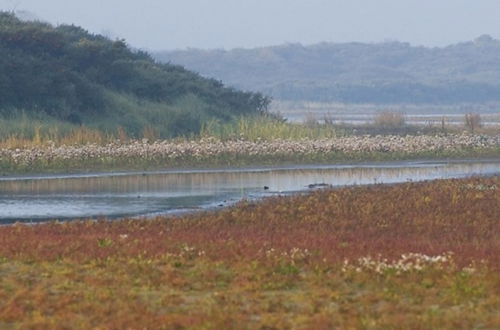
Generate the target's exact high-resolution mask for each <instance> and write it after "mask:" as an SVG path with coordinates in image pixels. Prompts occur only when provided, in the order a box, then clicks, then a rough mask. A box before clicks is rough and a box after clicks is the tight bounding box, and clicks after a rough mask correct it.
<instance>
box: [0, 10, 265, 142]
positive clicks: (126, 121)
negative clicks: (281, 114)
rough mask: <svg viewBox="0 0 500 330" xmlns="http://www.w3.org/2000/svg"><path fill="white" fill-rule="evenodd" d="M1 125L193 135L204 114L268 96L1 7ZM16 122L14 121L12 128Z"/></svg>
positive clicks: (213, 115)
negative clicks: (79, 127)
mask: <svg viewBox="0 0 500 330" xmlns="http://www.w3.org/2000/svg"><path fill="white" fill-rule="evenodd" d="M0 54H1V56H0V125H1V126H2V130H3V131H4V132H3V133H5V131H6V130H11V131H12V132H13V133H15V131H16V127H17V126H19V122H23V123H26V122H29V123H34V122H38V123H40V125H45V124H47V123H50V124H51V125H52V126H54V127H59V128H63V127H73V126H79V125H85V126H89V127H93V128H98V129H102V130H105V131H113V130H116V129H117V128H118V127H122V128H123V129H125V130H126V131H127V132H128V133H129V134H131V135H137V136H139V135H140V134H141V132H142V131H143V130H144V129H148V130H154V131H156V132H157V133H158V134H159V135H161V136H163V137H169V136H177V135H184V134H189V133H196V132H198V131H199V129H200V127H201V125H202V123H203V122H204V121H206V120H209V119H216V120H220V121H227V120H231V119H232V118H235V117H238V116H240V115H248V114H258V113H262V112H265V111H266V107H267V105H268V102H269V100H268V99H267V98H266V97H264V96H262V95H261V94H258V93H247V92H241V91H237V90H235V89H234V88H228V87H225V86H224V85H223V84H222V83H221V82H220V81H217V80H214V79H207V78H203V77H201V76H200V75H198V74H196V73H193V72H190V71H188V70H186V69H184V68H183V67H181V66H178V65H170V64H160V63H157V62H155V61H154V60H153V59H152V57H151V56H150V55H149V54H147V53H145V52H142V51H134V50H131V49H130V48H129V47H128V46H127V44H126V43H125V42H124V41H123V40H116V41H112V40H109V39H107V38H105V37H103V36H99V35H93V34H90V33H89V32H87V31H85V30H84V29H82V28H80V27H77V26H73V25H60V26H57V27H54V26H52V25H50V24H46V23H42V22H27V21H22V20H20V19H18V18H17V17H16V16H14V15H12V14H10V13H5V12H0ZM16 125H17V126H16Z"/></svg>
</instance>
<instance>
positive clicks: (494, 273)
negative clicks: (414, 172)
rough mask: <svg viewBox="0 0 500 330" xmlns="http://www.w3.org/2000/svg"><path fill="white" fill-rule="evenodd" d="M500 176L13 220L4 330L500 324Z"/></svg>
mask: <svg viewBox="0 0 500 330" xmlns="http://www.w3.org/2000/svg"><path fill="white" fill-rule="evenodd" d="M492 187H500V178H498V177H492V178H481V179H479V178H472V179H460V180H457V179H455V180H440V181H434V182H421V183H404V184H397V185H391V186H383V185H374V186H368V187H351V188H341V189H334V190H326V191H316V192H313V193H311V194H309V195H303V196H292V197H273V198H271V199H267V200H264V201H263V202H262V203H253V202H248V201H246V202H242V203H240V204H239V205H237V206H235V207H231V208H229V209H225V210H222V211H219V212H209V213H203V214H193V215H188V216H182V217H176V218H164V217H158V218H156V219H151V220H137V219H136V220H133V219H125V220H121V221H105V220H101V221H83V222H82V221H77V222H64V223H59V222H52V223H48V224H42V225H37V226H30V225H21V224H17V225H12V226H2V227H0V273H1V274H2V277H1V280H0V327H2V328H57V327H61V328H64V327H65V328H72V329H75V328H77V329H78V328H80V329H88V328H109V329H117V328H147V329H149V328H151V329H156V328H162V327H163V328H209V329H212V328H213V329H215V328H241V327H246V328H255V329H258V328H277V329H281V328H294V327H296V328H313V329H331V328H370V327H371V328H406V329H430V328H438V329H456V328H485V329H497V328H498V327H499V326H500V319H499V318H498V313H497V311H498V308H497V306H498V305H499V303H500V291H499V288H500V279H499V277H498V271H499V270H500V259H499V258H498V255H499V254H500V240H499V237H500V223H499V221H498V219H499V217H500V207H499V206H500V194H498V191H497V189H496V188H492Z"/></svg>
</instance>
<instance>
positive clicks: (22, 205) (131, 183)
mask: <svg viewBox="0 0 500 330" xmlns="http://www.w3.org/2000/svg"><path fill="white" fill-rule="evenodd" d="M472 175H500V159H496V160H484V161H474V160H470V161H451V162H436V161H414V162H391V163H372V164H352V165H317V166H314V165H307V166H288V167H270V168H247V169H224V170H222V169H221V170H177V171H175V170H169V171H159V172H144V173H142V172H141V173H111V174H110V173H105V174H83V175H61V176H32V177H27V176H25V177H4V178H0V224H7V223H12V222H15V221H22V222H39V221H44V220H50V219H60V220H67V219H76V218H96V217H101V216H105V217H108V218H120V217H125V216H154V215H160V214H173V213H182V212H190V211H195V210H204V209H217V208H220V207H224V206H227V205H231V204H233V203H235V202H237V201H240V200H241V199H243V198H246V199H260V198H263V197H267V196H274V195H280V194H293V193H298V192H307V191H310V190H312V189H317V188H319V187H324V186H333V187H338V186H349V185H363V184H375V183H397V182H405V181H410V180H411V181H421V180H433V179H439V178H458V177H466V176H472Z"/></svg>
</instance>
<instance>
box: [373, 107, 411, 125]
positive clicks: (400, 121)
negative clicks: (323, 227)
mask: <svg viewBox="0 0 500 330" xmlns="http://www.w3.org/2000/svg"><path fill="white" fill-rule="evenodd" d="M374 124H375V126H378V127H382V128H395V127H403V126H404V125H405V124H406V115H405V114H404V113H402V112H394V111H383V112H379V113H377V114H376V115H375V118H374Z"/></svg>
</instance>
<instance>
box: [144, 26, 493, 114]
mask: <svg viewBox="0 0 500 330" xmlns="http://www.w3.org/2000/svg"><path fill="white" fill-rule="evenodd" d="M499 55H500V41H498V40H494V39H492V38H491V37H489V36H486V35H484V36H481V37H479V38H477V39H476V40H474V41H471V42H465V43H459V44H456V45H451V46H448V47H444V48H426V47H413V46H411V45H410V44H408V43H401V42H386V43H378V44H363V43H344V44H335V43H321V44H316V45H312V46H303V45H300V44H287V45H282V46H275V47H265V48H256V49H234V50H230V51H225V50H199V49H188V50H178V51H165V52H159V53H156V54H154V56H155V58H156V59H158V60H160V61H163V62H168V63H173V64H180V65H183V66H185V67H186V68H188V69H190V70H194V71H196V72H199V73H200V74H202V75H203V76H209V77H214V78H216V79H221V80H223V81H225V82H226V83H228V84H231V85H232V86H234V87H237V88H242V89H245V90H251V91H260V92H263V93H266V94H269V95H271V96H273V97H274V98H276V99H280V100H292V101H293V100H301V101H326V102H331V101H335V102H346V103H374V104H394V103H408V104H422V103H426V104H457V103H482V102H492V101H495V102H497V101H500V56H499Z"/></svg>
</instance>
